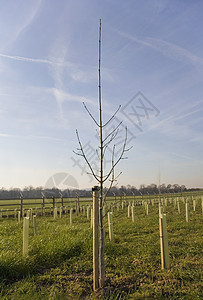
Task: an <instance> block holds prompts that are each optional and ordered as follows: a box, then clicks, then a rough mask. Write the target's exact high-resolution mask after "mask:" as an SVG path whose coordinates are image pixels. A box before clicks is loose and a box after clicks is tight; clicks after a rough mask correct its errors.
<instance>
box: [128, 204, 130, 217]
mask: <svg viewBox="0 0 203 300" xmlns="http://www.w3.org/2000/svg"><path fill="white" fill-rule="evenodd" d="M128 218H130V205H128Z"/></svg>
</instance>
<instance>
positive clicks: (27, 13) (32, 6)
mask: <svg viewBox="0 0 203 300" xmlns="http://www.w3.org/2000/svg"><path fill="white" fill-rule="evenodd" d="M41 4H42V0H36V1H33V2H27V3H26V4H24V5H23V9H19V8H20V5H19V3H18V2H16V3H12V10H8V11H6V10H5V11H4V10H2V12H1V13H3V14H4V17H5V18H2V20H3V21H5V23H4V24H2V23H1V22H0V26H3V27H4V28H7V31H6V33H7V34H6V35H5V36H4V37H2V39H1V40H2V45H0V49H1V50H2V49H5V48H7V47H8V46H9V45H12V44H13V43H14V42H15V41H16V40H17V39H18V37H19V36H20V35H21V34H22V33H23V32H24V30H25V29H26V28H27V27H28V26H29V25H30V24H31V23H32V22H33V20H34V19H35V17H36V15H37V13H38V11H39V9H40V7H41ZM8 7H9V6H8ZM16 10H17V11H16ZM7 20H8V25H10V24H11V23H12V25H13V26H7ZM3 21H2V22H3Z"/></svg>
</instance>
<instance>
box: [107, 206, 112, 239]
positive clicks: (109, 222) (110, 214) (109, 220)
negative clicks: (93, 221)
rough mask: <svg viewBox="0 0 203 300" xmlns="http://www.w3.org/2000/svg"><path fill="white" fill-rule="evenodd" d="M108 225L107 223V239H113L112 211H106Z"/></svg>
mask: <svg viewBox="0 0 203 300" xmlns="http://www.w3.org/2000/svg"><path fill="white" fill-rule="evenodd" d="M108 225H109V240H110V241H113V221H112V212H108Z"/></svg>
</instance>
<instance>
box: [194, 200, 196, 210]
mask: <svg viewBox="0 0 203 300" xmlns="http://www.w3.org/2000/svg"><path fill="white" fill-rule="evenodd" d="M193 210H194V211H195V210H196V199H193Z"/></svg>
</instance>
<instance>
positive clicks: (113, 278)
mask: <svg viewBox="0 0 203 300" xmlns="http://www.w3.org/2000/svg"><path fill="white" fill-rule="evenodd" d="M184 208H185V207H184V203H182V202H181V203H180V209H181V213H180V214H178V211H177V207H176V208H174V205H173V203H171V204H170V203H168V206H167V207H166V214H167V229H168V240H169V252H170V270H168V271H162V270H161V261H160V244H159V223H158V206H157V205H154V206H151V205H150V206H149V215H148V216H146V215H145V209H144V206H136V207H135V222H134V223H133V222H132V220H131V219H130V218H128V217H127V208H124V210H121V209H120V210H119V211H117V209H114V212H113V224H114V228H113V231H114V241H113V242H110V241H109V239H108V231H107V228H108V227H107V226H106V243H105V264H106V286H107V287H106V288H105V291H104V294H105V295H104V296H103V299H139V298H141V297H154V298H156V299H159V298H161V297H163V298H164V299H165V298H169V299H200V298H201V296H202V294H201V287H202V286H201V276H202V223H201V222H202V212H201V206H200V201H199V202H198V203H197V207H196V211H195V212H194V211H193V210H192V205H191V204H190V220H189V223H186V222H185V210H184ZM106 222H107V218H106ZM29 233H30V237H29V255H28V257H24V258H23V257H22V222H21V224H18V223H17V221H16V220H14V219H12V218H10V219H0V279H1V284H0V287H1V290H0V297H1V299H25V298H26V299H29V298H32V299H79V298H86V299H94V298H93V293H92V230H91V228H90V220H87V218H86V216H84V215H83V214H82V213H80V215H79V217H76V216H75V215H73V224H72V225H70V224H69V215H63V217H62V218H61V219H60V218H57V219H56V220H54V219H53V216H47V217H38V218H37V235H36V236H34V235H33V230H32V222H31V223H30V232H29Z"/></svg>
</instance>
